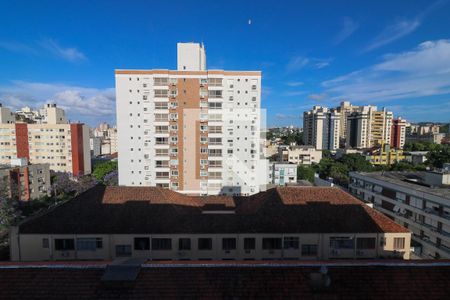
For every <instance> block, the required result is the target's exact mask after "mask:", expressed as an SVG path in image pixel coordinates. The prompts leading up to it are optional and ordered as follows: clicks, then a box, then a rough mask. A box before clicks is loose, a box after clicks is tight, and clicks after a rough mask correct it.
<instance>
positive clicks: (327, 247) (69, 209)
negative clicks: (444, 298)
mask: <svg viewBox="0 0 450 300" xmlns="http://www.w3.org/2000/svg"><path fill="white" fill-rule="evenodd" d="M111 216H114V222H112V221H111ZM10 237H11V239H10V240H11V244H10V253H11V260H12V261H49V260H58V261H60V260H114V259H123V258H127V257H128V258H141V259H145V260H248V259H252V260H286V259H290V260H292V259H296V260H298V259H313V260H314V259H316V260H317V259H319V260H325V259H359V258H366V259H371V258H372V259H373V258H381V257H385V258H400V259H409V258H410V239H411V234H410V233H409V232H408V230H407V229H406V228H404V227H403V226H401V225H398V224H396V223H395V222H394V221H392V220H391V219H389V218H388V217H386V216H384V215H383V214H381V213H380V212H377V211H376V210H374V209H372V208H370V207H369V206H367V205H365V204H364V203H362V202H361V201H359V200H358V199H356V198H354V197H353V196H351V195H350V194H348V193H346V192H344V191H342V190H340V189H338V188H319V187H279V188H276V189H270V190H267V191H266V192H261V193H258V194H256V195H253V196H248V197H242V196H238V197H231V196H199V197H194V196H188V195H184V194H180V193H177V192H175V191H171V190H168V189H162V188H156V187H121V186H119V187H112V186H110V187H104V186H96V187H94V188H92V189H90V190H88V191H86V192H85V193H83V194H80V195H79V196H77V197H75V198H74V199H71V200H69V201H68V202H65V203H64V205H60V206H57V207H55V208H53V209H52V210H49V211H47V212H46V213H45V214H43V215H40V216H38V217H34V218H31V219H28V220H26V221H24V222H22V223H21V224H20V225H18V226H17V227H12V228H11V230H10Z"/></svg>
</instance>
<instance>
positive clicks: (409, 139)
mask: <svg viewBox="0 0 450 300" xmlns="http://www.w3.org/2000/svg"><path fill="white" fill-rule="evenodd" d="M445 136H446V134H445V133H430V132H429V133H425V134H422V135H420V134H413V135H407V136H406V143H421V142H428V143H435V144H441V143H442V142H443V140H444V139H445Z"/></svg>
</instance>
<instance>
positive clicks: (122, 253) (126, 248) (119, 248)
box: [116, 245, 131, 257]
mask: <svg viewBox="0 0 450 300" xmlns="http://www.w3.org/2000/svg"><path fill="white" fill-rule="evenodd" d="M116 256H117V257H128V256H131V245H116Z"/></svg>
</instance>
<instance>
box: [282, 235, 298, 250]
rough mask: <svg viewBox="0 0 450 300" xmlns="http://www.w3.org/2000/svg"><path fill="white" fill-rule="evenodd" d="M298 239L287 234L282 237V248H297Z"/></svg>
mask: <svg viewBox="0 0 450 300" xmlns="http://www.w3.org/2000/svg"><path fill="white" fill-rule="evenodd" d="M299 246H300V241H299V238H298V237H292V236H287V237H285V238H284V249H298V248H299Z"/></svg>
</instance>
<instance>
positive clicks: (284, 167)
mask: <svg viewBox="0 0 450 300" xmlns="http://www.w3.org/2000/svg"><path fill="white" fill-rule="evenodd" d="M270 172H271V173H272V176H271V178H272V180H271V183H272V184H276V185H281V186H284V185H286V184H287V183H293V182H297V165H296V164H280V163H273V164H272V165H271V170H270Z"/></svg>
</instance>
